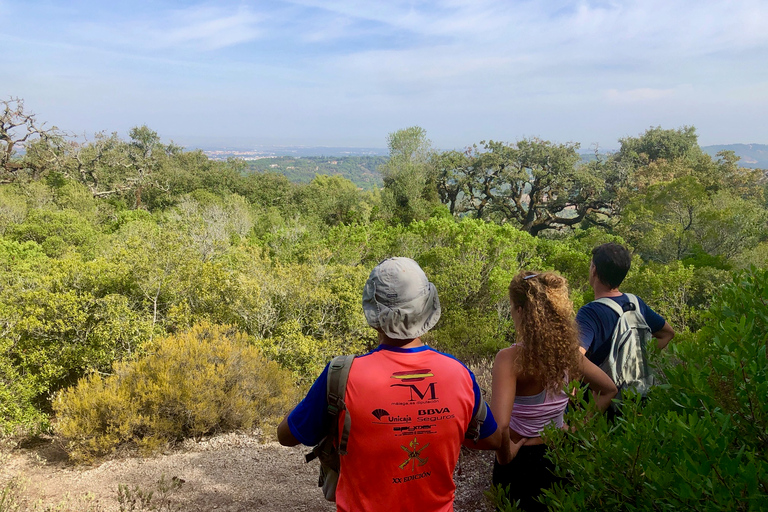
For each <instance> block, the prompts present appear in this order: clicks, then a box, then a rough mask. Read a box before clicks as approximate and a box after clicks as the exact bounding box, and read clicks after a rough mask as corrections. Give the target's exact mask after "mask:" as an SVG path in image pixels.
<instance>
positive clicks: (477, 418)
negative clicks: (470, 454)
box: [464, 394, 488, 442]
mask: <svg viewBox="0 0 768 512" xmlns="http://www.w3.org/2000/svg"><path fill="white" fill-rule="evenodd" d="M487 416H488V405H487V404H486V403H485V399H484V398H483V396H482V394H481V395H480V406H479V407H478V408H477V412H476V413H475V415H474V416H472V421H470V422H469V428H468V429H467V433H466V434H465V435H464V437H465V438H467V439H471V440H473V441H474V442H477V440H478V439H480V429H481V428H482V426H483V423H484V422H485V418H486V417H487Z"/></svg>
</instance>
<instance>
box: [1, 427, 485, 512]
mask: <svg viewBox="0 0 768 512" xmlns="http://www.w3.org/2000/svg"><path fill="white" fill-rule="evenodd" d="M306 451H307V449H306V448H302V447H299V448H285V447H282V446H279V445H278V444H276V443H262V442H260V440H259V439H258V436H256V435H246V434H227V435H223V436H219V437H215V438H212V439H209V440H206V441H203V442H199V443H195V442H191V441H190V442H187V443H186V444H184V445H183V446H181V447H179V448H178V449H176V450H174V451H172V452H169V453H165V454H163V455H159V456H154V457H151V458H141V457H135V456H123V457H120V458H113V459H111V460H108V461H104V462H101V463H100V464H98V465H94V466H91V467H76V466H72V465H71V464H69V463H68V462H67V461H66V457H65V455H64V453H63V451H62V450H61V449H59V448H57V447H56V445H55V443H52V442H50V441H45V442H40V443H39V444H37V445H35V446H27V447H24V448H15V449H13V450H8V449H6V450H4V455H2V456H0V464H1V466H0V512H11V511H12V512H16V510H18V511H19V512H22V511H24V512H26V511H32V510H37V511H41V512H48V511H50V512H74V511H77V512H81V511H82V512H112V511H122V510H126V511H128V510H135V511H137V512H138V511H144V510H158V511H172V510H173V511H221V512H245V511H249V512H250V511H276V512H277V511H319V512H323V511H334V510H335V507H334V505H333V504H331V503H328V502H326V501H325V500H324V499H323V498H322V494H321V492H320V490H319V489H318V488H317V487H316V483H317V471H318V469H317V468H318V463H317V461H314V462H312V463H310V464H305V463H304V453H305V452H306ZM491 461H492V454H491V453H489V452H471V451H469V450H466V449H463V451H462V456H461V460H460V462H459V465H458V467H457V469H456V476H455V479H456V484H457V493H456V502H455V509H456V510H457V511H469V512H476V511H477V512H487V511H491V510H492V507H490V506H489V505H488V503H487V500H486V499H485V498H484V496H483V491H485V490H486V489H487V488H488V486H489V482H490V472H491ZM11 479H14V481H15V482H16V483H18V484H20V488H18V489H17V490H16V491H15V495H16V496H18V499H17V500H16V501H17V502H18V505H19V507H18V508H17V509H14V508H10V507H8V506H7V505H4V502H3V495H2V490H3V486H4V485H5V484H6V483H7V482H9V481H10V480H11ZM120 486H123V487H122V489H123V492H122V498H121V499H119V498H118V494H119V493H118V488H119V487H120ZM5 488H6V489H8V487H5ZM150 491H152V495H151V498H150V497H149V492H150ZM142 499H143V500H144V501H143V502H142ZM121 502H122V503H121ZM5 503H6V504H7V503H8V501H6V502H5ZM4 507H6V508H4ZM153 507H154V508H153Z"/></svg>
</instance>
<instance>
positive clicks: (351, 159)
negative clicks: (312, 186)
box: [246, 156, 388, 190]
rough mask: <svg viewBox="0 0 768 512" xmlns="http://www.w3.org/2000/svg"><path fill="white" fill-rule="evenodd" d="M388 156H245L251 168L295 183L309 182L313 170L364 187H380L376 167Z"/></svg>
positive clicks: (380, 183) (312, 175) (312, 176)
mask: <svg viewBox="0 0 768 512" xmlns="http://www.w3.org/2000/svg"><path fill="white" fill-rule="evenodd" d="M387 160H388V158H387V157H385V156H331V157H328V156H304V157H293V156H278V157H271V158H260V159H258V160H247V161H246V163H247V164H248V167H249V168H250V169H252V170H254V171H260V172H264V171H271V172H277V173H280V174H283V175H285V177H286V178H288V179H289V180H291V181H293V182H297V183H309V182H310V181H312V179H313V178H314V177H315V175H316V174H327V175H331V176H333V175H336V174H338V175H340V176H343V177H345V178H347V179H348V180H349V181H351V182H352V183H354V184H355V185H357V186H358V187H360V188H362V189H364V190H370V189H373V188H377V187H381V186H382V185H383V181H382V179H381V174H379V172H378V171H377V168H378V167H379V166H380V165H381V164H383V163H384V162H386V161H387Z"/></svg>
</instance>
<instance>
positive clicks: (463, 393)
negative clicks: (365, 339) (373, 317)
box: [336, 346, 495, 512]
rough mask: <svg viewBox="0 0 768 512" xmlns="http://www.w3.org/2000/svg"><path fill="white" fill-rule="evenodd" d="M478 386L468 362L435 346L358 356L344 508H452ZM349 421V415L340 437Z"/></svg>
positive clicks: (351, 511) (342, 487) (353, 511)
mask: <svg viewBox="0 0 768 512" xmlns="http://www.w3.org/2000/svg"><path fill="white" fill-rule="evenodd" d="M474 385H475V384H474V379H473V376H472V374H471V372H470V371H469V370H468V369H467V368H466V367H465V366H464V365H463V364H462V363H461V362H459V361H458V360H456V359H454V358H452V357H450V356H448V355H445V354H442V353H440V352H437V351H435V350H432V349H431V348H429V347H419V348H418V349H398V348H396V347H389V346H386V347H385V346H380V347H379V348H378V349H376V350H375V351H373V352H371V353H369V354H366V355H364V356H360V357H358V358H356V359H355V361H354V363H353V364H352V368H351V370H350V374H349V381H348V383H347V392H346V399H345V402H346V405H347V412H346V413H347V414H350V415H351V419H352V426H351V429H350V435H349V441H348V445H347V454H346V455H344V456H342V457H341V471H340V476H339V483H338V487H337V489H336V504H337V507H338V510H339V511H343V512H372V511H377V510H381V511H387V512H392V511H414V512H416V511H418V512H437V511H452V510H453V498H454V492H455V490H456V485H455V484H454V482H453V470H454V468H455V467H456V462H457V461H458V458H459V451H460V448H461V443H462V441H463V439H464V435H465V432H466V431H467V428H468V426H469V423H470V420H471V419H472V414H473V408H474V406H475V403H476V393H475V389H474ZM491 421H492V420H491ZM343 422H344V415H343V414H341V415H340V417H339V432H341V431H342V429H343ZM488 426H490V425H488ZM494 427H495V423H494Z"/></svg>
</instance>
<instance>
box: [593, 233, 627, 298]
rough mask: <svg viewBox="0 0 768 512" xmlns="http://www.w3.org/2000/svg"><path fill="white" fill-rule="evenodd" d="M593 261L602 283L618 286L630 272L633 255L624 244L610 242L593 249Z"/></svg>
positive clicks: (613, 286) (612, 286)
mask: <svg viewBox="0 0 768 512" xmlns="http://www.w3.org/2000/svg"><path fill="white" fill-rule="evenodd" d="M592 263H594V265H595V271H596V272H597V278H598V279H600V282H601V283H603V284H607V285H608V286H610V287H611V288H618V287H619V285H620V284H621V282H622V281H624V278H625V277H626V276H627V272H629V267H630V266H631V265H632V256H630V254H629V251H628V250H627V248H626V247H624V246H623V245H619V244H615V243H608V244H603V245H599V246H597V247H595V248H594V249H592Z"/></svg>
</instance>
